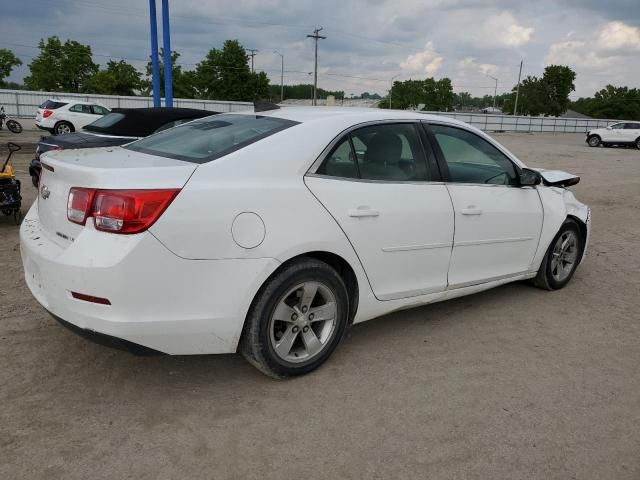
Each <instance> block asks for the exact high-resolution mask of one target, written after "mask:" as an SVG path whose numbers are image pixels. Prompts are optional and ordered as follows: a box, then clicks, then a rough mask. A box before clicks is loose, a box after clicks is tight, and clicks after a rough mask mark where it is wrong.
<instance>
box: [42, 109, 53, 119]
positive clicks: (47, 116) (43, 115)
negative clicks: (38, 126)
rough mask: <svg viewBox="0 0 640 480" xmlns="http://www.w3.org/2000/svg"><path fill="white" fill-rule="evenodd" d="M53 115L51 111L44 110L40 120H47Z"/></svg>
mask: <svg viewBox="0 0 640 480" xmlns="http://www.w3.org/2000/svg"><path fill="white" fill-rule="evenodd" d="M52 114H53V110H45V111H44V112H42V118H49V117H50V116H51V115H52Z"/></svg>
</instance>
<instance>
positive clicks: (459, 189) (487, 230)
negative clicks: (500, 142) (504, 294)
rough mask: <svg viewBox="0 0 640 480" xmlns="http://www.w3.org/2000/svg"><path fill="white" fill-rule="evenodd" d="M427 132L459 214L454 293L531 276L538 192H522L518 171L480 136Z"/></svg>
mask: <svg viewBox="0 0 640 480" xmlns="http://www.w3.org/2000/svg"><path fill="white" fill-rule="evenodd" d="M427 128H428V129H429V131H430V139H431V140H432V143H433V144H434V149H435V151H436V155H437V156H438V159H439V165H440V167H441V169H442V171H443V177H444V178H445V179H446V186H447V189H448V191H449V193H450V195H451V200H452V202H453V208H454V211H455V236H454V243H453V250H452V254H451V263H450V266H449V275H448V284H449V288H457V287H463V286H467V285H474V284H479V283H484V282H487V281H492V280H498V279H502V278H508V277H510V276H515V275H517V274H520V273H524V272H527V271H529V270H531V263H532V261H533V257H534V255H535V252H536V249H537V247H538V241H539V239H540V233H541V229H542V218H543V217H542V215H543V211H542V203H541V201H540V197H539V195H538V191H537V190H536V188H535V187H521V186H519V185H518V184H519V174H518V171H519V170H518V168H517V167H516V165H515V164H514V163H513V162H512V161H511V160H510V159H509V158H508V157H507V156H506V155H505V154H504V153H503V152H501V151H500V150H499V149H498V148H497V147H496V146H495V145H493V144H491V143H490V142H489V141H487V140H486V139H484V138H482V137H481V136H479V135H477V134H476V133H474V132H472V131H470V130H467V129H464V128H461V127H453V126H450V125H441V124H430V125H429V126H428V127H427Z"/></svg>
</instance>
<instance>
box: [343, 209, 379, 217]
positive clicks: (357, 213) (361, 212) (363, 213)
mask: <svg viewBox="0 0 640 480" xmlns="http://www.w3.org/2000/svg"><path fill="white" fill-rule="evenodd" d="M347 214H348V215H349V216H350V217H354V218H363V217H377V216H378V215H380V212H379V211H378V210H373V209H371V208H369V207H358V208H352V209H351V210H349V211H348V212H347Z"/></svg>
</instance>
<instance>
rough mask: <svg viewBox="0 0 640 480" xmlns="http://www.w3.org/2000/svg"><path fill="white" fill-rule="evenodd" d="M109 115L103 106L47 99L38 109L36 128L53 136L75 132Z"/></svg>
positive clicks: (63, 99) (76, 101)
mask: <svg viewBox="0 0 640 480" xmlns="http://www.w3.org/2000/svg"><path fill="white" fill-rule="evenodd" d="M107 113H109V109H108V108H107V107H105V106H104V105H99V104H97V103H91V102H81V101H79V100H74V99H65V98H61V99H57V98H56V99H49V100H47V101H45V102H44V103H43V104H42V105H40V106H39V107H38V110H37V112H36V127H38V128H39V129H41V130H47V131H48V132H51V133H53V134H54V135H62V134H65V133H71V132H75V131H77V130H80V129H81V128H82V127H84V126H86V125H89V124H90V123H93V122H95V121H96V120H98V119H99V118H101V117H102V116H103V115H106V114H107Z"/></svg>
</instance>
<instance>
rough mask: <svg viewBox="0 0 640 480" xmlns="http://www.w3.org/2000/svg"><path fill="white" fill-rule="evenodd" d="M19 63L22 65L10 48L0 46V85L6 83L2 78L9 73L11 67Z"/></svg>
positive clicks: (17, 65) (2, 85)
mask: <svg viewBox="0 0 640 480" xmlns="http://www.w3.org/2000/svg"><path fill="white" fill-rule="evenodd" d="M20 65H22V60H20V59H19V58H18V57H16V56H15V54H14V53H13V52H12V51H11V50H9V49H7V48H0V87H4V86H5V85H6V83H5V81H4V79H5V78H7V77H8V76H9V75H11V70H13V67H19V66H20Z"/></svg>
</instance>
